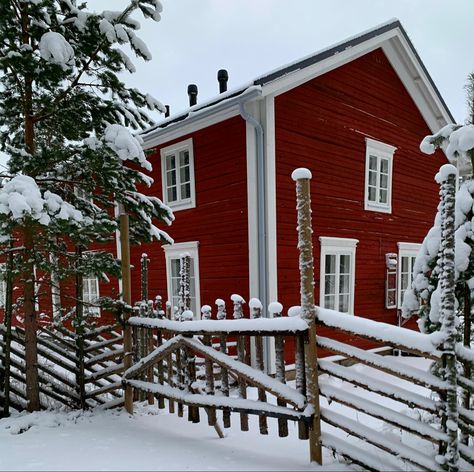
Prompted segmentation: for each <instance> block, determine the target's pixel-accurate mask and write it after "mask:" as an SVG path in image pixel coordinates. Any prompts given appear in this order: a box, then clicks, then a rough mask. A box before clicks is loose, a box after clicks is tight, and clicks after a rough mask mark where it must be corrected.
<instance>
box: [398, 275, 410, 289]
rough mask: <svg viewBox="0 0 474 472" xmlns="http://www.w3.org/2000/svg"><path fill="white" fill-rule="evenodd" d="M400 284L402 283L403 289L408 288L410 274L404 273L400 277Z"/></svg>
mask: <svg viewBox="0 0 474 472" xmlns="http://www.w3.org/2000/svg"><path fill="white" fill-rule="evenodd" d="M400 285H401V287H400V288H401V289H402V290H405V289H407V288H408V274H402V275H401V277H400Z"/></svg>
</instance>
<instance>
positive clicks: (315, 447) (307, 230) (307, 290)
mask: <svg viewBox="0 0 474 472" xmlns="http://www.w3.org/2000/svg"><path fill="white" fill-rule="evenodd" d="M291 177H292V179H293V180H294V181H295V182H296V209H297V211H298V228H297V229H298V250H299V253H300V256H299V268H300V292H301V316H302V318H303V319H304V320H306V322H307V323H308V326H309V330H308V338H307V339H306V343H305V346H304V351H305V352H304V354H305V371H306V382H307V390H306V391H307V398H308V404H309V405H311V406H313V408H314V415H313V419H312V422H311V424H310V431H309V455H310V460H311V462H317V463H318V464H321V465H322V462H323V457H322V450H321V418H320V403H319V385H318V359H317V349H316V323H315V320H316V307H315V305H314V267H313V241H312V233H313V230H312V228H311V194H310V185H309V181H310V179H311V177H312V176H311V172H310V171H309V170H308V169H296V170H294V171H293V173H292V174H291Z"/></svg>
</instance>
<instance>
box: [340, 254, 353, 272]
mask: <svg viewBox="0 0 474 472" xmlns="http://www.w3.org/2000/svg"><path fill="white" fill-rule="evenodd" d="M339 270H340V273H341V274H349V273H350V271H351V256H349V255H348V254H344V255H342V256H341V259H340V262H339Z"/></svg>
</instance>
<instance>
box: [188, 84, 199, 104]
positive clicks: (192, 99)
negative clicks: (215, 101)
mask: <svg viewBox="0 0 474 472" xmlns="http://www.w3.org/2000/svg"><path fill="white" fill-rule="evenodd" d="M188 96H189V106H190V107H192V106H194V105H196V103H197V96H198V88H197V85H196V84H189V85H188Z"/></svg>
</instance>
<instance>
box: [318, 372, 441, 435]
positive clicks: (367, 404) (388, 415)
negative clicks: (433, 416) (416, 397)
mask: <svg viewBox="0 0 474 472" xmlns="http://www.w3.org/2000/svg"><path fill="white" fill-rule="evenodd" d="M320 391H321V394H322V395H324V396H325V397H326V398H327V399H329V400H334V401H336V402H338V403H341V404H342V405H346V406H348V407H350V408H353V409H354V410H357V411H360V412H361V413H365V414H367V415H369V416H373V417H374V418H377V419H379V420H381V421H385V422H386V423H389V424H392V425H394V426H396V427H398V428H401V429H404V430H405V431H408V432H410V433H413V434H416V435H417V436H420V437H421V438H423V439H426V440H428V441H431V442H434V443H437V442H438V441H446V439H447V435H446V433H444V432H443V431H439V430H437V429H435V428H433V427H432V426H429V425H427V424H425V423H421V422H419V421H416V420H414V419H413V418H409V417H408V416H405V415H403V414H401V413H399V412H397V411H395V410H392V409H390V408H386V407H384V406H382V405H379V404H377V403H375V402H373V401H370V400H367V399H365V398H362V397H359V396H358V395H355V394H353V393H351V392H349V391H344V390H341V389H337V388H336V387H334V386H333V385H330V384H328V383H326V382H323V381H321V382H320Z"/></svg>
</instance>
